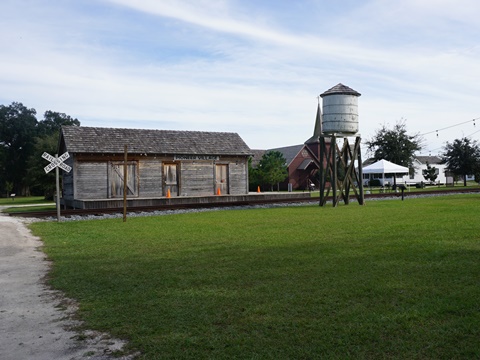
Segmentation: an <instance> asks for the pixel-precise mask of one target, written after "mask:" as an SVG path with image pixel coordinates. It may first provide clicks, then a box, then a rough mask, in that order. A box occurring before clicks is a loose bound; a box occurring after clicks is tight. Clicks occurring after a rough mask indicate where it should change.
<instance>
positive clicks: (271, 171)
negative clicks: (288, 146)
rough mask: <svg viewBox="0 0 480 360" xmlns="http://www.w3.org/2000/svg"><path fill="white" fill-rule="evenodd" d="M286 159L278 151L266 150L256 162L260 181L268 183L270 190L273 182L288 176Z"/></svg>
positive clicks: (275, 182)
mask: <svg viewBox="0 0 480 360" xmlns="http://www.w3.org/2000/svg"><path fill="white" fill-rule="evenodd" d="M286 163H287V160H286V159H285V157H284V156H283V154H282V153H281V152H280V151H268V152H266V153H265V154H263V156H262V159H261V160H260V162H259V164H258V171H259V175H260V178H261V179H262V182H263V183H265V184H268V185H270V187H271V189H272V191H273V186H274V185H275V184H277V185H278V183H279V182H281V181H283V180H285V178H286V177H287V176H288V171H287V165H286Z"/></svg>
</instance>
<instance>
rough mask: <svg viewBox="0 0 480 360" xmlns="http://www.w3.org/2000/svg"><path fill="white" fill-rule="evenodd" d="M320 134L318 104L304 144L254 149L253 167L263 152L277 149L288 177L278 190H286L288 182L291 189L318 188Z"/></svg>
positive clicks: (320, 120) (320, 115)
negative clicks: (311, 128)
mask: <svg viewBox="0 0 480 360" xmlns="http://www.w3.org/2000/svg"><path fill="white" fill-rule="evenodd" d="M321 134H322V112H321V110H320V104H319V105H318V108H317V116H316V118H315V128H314V131H313V135H312V137H311V138H309V139H308V140H307V141H305V143H304V144H299V145H293V146H286V147H281V148H275V149H268V150H254V151H253V153H254V158H253V167H255V166H256V164H258V161H260V159H261V158H262V156H263V154H264V153H266V152H268V151H278V152H280V153H282V154H283V156H284V157H285V159H286V165H287V169H288V177H287V178H286V179H285V181H283V182H282V183H280V190H287V189H288V185H289V184H291V188H292V190H309V189H311V185H313V186H314V187H315V188H317V189H318V185H319V179H318V170H319V160H318V159H319V158H320V141H319V137H320V135H321Z"/></svg>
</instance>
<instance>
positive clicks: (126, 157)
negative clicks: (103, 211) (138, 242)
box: [123, 145, 128, 222]
mask: <svg viewBox="0 0 480 360" xmlns="http://www.w3.org/2000/svg"><path fill="white" fill-rule="evenodd" d="M127 150H128V147H127V145H125V149H124V157H123V222H126V221H127V191H128V187H127V181H128V167H127V159H128V151H127Z"/></svg>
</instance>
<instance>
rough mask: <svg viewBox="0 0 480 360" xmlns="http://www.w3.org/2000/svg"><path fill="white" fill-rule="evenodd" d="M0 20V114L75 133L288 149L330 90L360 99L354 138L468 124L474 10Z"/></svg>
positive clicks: (120, 2)
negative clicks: (142, 132)
mask: <svg viewBox="0 0 480 360" xmlns="http://www.w3.org/2000/svg"><path fill="white" fill-rule="evenodd" d="M0 11H2V12H4V13H9V14H10V15H11V16H10V17H8V18H5V21H2V23H0V46H2V50H3V51H2V54H0V103H8V102H10V101H23V102H24V103H25V104H26V105H27V106H30V107H35V108H37V110H39V112H40V113H41V112H43V111H45V110H48V109H51V110H57V111H62V112H66V113H69V114H71V115H72V116H75V117H78V118H79V119H80V120H81V121H82V123H83V124H85V125H102V124H104V125H105V126H127V127H150V128H161V127H164V128H174V129H192V130H193V129H194V130H221V131H236V132H239V133H240V135H242V136H243V137H244V138H245V140H246V141H247V143H248V144H249V145H250V146H252V147H278V146H282V145H290V144H295V143H299V142H302V141H304V140H305V139H307V138H308V137H310V135H311V132H312V131H313V120H314V117H315V109H316V102H317V99H316V96H317V95H318V94H319V93H321V92H323V91H325V90H327V89H328V88H329V87H331V86H334V85H335V84H337V83H338V82H344V83H345V84H346V85H349V86H351V87H353V88H354V89H356V90H358V91H360V92H361V93H362V94H363V95H362V97H361V98H360V128H361V132H362V134H363V135H364V136H365V137H368V136H369V135H371V134H372V133H373V132H374V130H375V128H377V127H378V125H379V124H382V123H385V122H389V123H394V122H395V121H396V120H399V119H400V118H402V117H403V118H406V119H407V126H408V128H409V129H411V130H412V131H419V132H426V131H428V130H431V129H432V128H435V127H436V126H438V127H442V126H444V125H445V124H449V123H451V122H456V121H462V120H464V119H468V118H470V117H472V118H473V117H477V116H479V114H480V110H479V109H478V105H476V94H477V93H478V92H479V91H480V89H479V85H478V84H476V82H475V81H473V80H474V79H476V78H477V77H478V76H479V75H480V73H479V72H480V70H479V66H478V65H477V63H478V60H477V59H478V57H479V55H480V47H479V46H478V45H477V43H478V40H477V39H478V35H479V33H480V27H479V25H478V24H477V21H476V19H475V16H476V14H478V13H480V3H478V4H477V2H476V1H471V0H460V1H455V2H453V1H447V0H438V1H433V0H431V1H430V0H422V1H414V0H406V1H402V2H401V3H392V2H385V1H381V0H371V1H363V2H358V1H346V2H345V3H342V6H340V4H339V3H336V2H330V1H322V0H302V1H299V2H282V3H281V4H280V3H279V4H277V3H274V2H271V3H269V2H261V4H259V3H258V2H256V1H249V0H245V1H234V0H197V1H193V0H190V1H188V0H183V1H174V0H162V1H154V0H141V1H140V0H139V1H135V2H133V1H128V0H103V1H100V0H98V1H95V0H90V1H85V2H64V1H59V0H53V1H52V0H49V1H47V0H38V1H36V2H30V3H29V6H28V7H26V6H20V5H19V3H18V2H17V1H12V0H5V1H4V2H3V3H2V4H1V5H0ZM449 135H451V136H453V134H449ZM441 141H444V139H441V138H439V139H432V140H431V142H432V144H433V143H435V142H436V143H440V142H441ZM432 146H436V145H432Z"/></svg>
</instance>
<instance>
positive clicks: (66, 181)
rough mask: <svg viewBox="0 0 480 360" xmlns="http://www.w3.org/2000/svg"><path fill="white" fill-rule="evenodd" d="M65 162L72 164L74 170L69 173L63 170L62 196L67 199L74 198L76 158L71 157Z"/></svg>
mask: <svg viewBox="0 0 480 360" xmlns="http://www.w3.org/2000/svg"><path fill="white" fill-rule="evenodd" d="M64 162H65V164H67V165H68V166H70V167H71V168H72V170H70V172H69V173H67V172H65V171H62V197H63V198H64V199H67V200H73V198H74V196H73V174H74V172H75V168H74V166H73V163H74V160H73V159H72V158H71V157H70V158H68V159H67V160H65V161H64Z"/></svg>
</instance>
